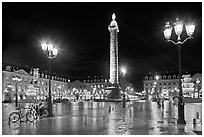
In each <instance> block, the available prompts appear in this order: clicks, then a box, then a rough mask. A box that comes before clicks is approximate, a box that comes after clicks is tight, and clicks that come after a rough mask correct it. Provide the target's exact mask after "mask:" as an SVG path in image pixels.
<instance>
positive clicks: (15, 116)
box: [9, 112, 20, 123]
mask: <svg viewBox="0 0 204 137" xmlns="http://www.w3.org/2000/svg"><path fill="white" fill-rule="evenodd" d="M19 119H20V114H19V113H18V112H12V113H11V114H10V115H9V121H11V122H12V123H16V122H17V121H18V120H19Z"/></svg>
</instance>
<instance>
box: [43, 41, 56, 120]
mask: <svg viewBox="0 0 204 137" xmlns="http://www.w3.org/2000/svg"><path fill="white" fill-rule="evenodd" d="M41 46H42V50H43V53H44V54H46V55H47V57H48V59H49V93H48V100H47V101H48V117H52V116H53V114H52V101H51V100H52V97H51V60H52V59H53V58H55V57H56V56H57V52H58V50H57V49H56V48H54V47H53V44H46V43H42V44H41Z"/></svg>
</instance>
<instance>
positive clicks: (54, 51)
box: [53, 48, 58, 56]
mask: <svg viewBox="0 0 204 137" xmlns="http://www.w3.org/2000/svg"><path fill="white" fill-rule="evenodd" d="M57 52H58V49H56V48H53V55H54V56H57Z"/></svg>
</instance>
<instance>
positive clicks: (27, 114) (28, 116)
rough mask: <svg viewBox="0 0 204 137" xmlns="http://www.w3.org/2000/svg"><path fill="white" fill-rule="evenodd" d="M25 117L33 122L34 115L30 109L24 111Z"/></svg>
mask: <svg viewBox="0 0 204 137" xmlns="http://www.w3.org/2000/svg"><path fill="white" fill-rule="evenodd" d="M26 119H27V121H29V122H33V121H34V120H35V116H34V113H33V112H32V111H28V112H27V113H26Z"/></svg>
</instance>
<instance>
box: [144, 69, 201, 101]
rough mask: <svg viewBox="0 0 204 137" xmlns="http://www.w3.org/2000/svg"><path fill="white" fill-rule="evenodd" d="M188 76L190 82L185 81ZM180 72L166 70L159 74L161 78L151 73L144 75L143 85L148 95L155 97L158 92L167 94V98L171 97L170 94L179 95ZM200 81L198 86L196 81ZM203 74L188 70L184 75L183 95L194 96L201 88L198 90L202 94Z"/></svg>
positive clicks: (161, 94)
mask: <svg viewBox="0 0 204 137" xmlns="http://www.w3.org/2000/svg"><path fill="white" fill-rule="evenodd" d="M186 76H189V80H190V81H188V83H185V82H184V78H185V77H186ZM178 77H179V76H178V74H176V73H172V72H166V73H163V74H160V75H159V79H158V80H156V79H155V75H153V74H151V73H149V74H148V75H147V76H145V77H144V80H143V85H144V92H145V94H146V95H149V96H150V97H152V98H154V97H155V95H156V94H157V93H158V94H159V96H165V97H166V98H169V96H171V97H173V96H178V94H179V90H178V86H179V85H178V84H179V83H178V82H179V79H178ZM198 80H199V81H200V82H199V85H198V86H197V87H196V84H195V83H196V81H198ZM201 81H202V76H201V73H200V71H199V72H198V71H196V72H193V71H192V72H188V73H185V74H184V75H183V79H182V88H183V96H184V97H194V95H193V94H194V93H195V92H196V90H199V91H200V92H198V93H199V94H200V95H201V96H202V92H201V90H202V89H201V87H202V86H201V85H202V84H201V83H202V82H201Z"/></svg>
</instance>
